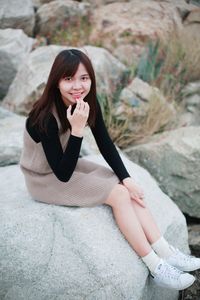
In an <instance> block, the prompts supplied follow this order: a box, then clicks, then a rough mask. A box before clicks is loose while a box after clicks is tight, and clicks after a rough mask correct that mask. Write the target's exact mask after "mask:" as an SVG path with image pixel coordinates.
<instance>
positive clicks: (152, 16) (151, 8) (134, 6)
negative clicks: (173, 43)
mask: <svg viewBox="0 0 200 300" xmlns="http://www.w3.org/2000/svg"><path fill="white" fill-rule="evenodd" d="M113 2H114V3H111V4H107V5H103V6H100V7H98V8H96V9H95V10H94V12H93V16H92V32H91V35H90V40H91V41H92V42H93V43H99V42H100V43H101V45H102V47H105V48H106V49H108V50H110V51H111V52H112V53H113V55H115V56H116V57H118V58H119V59H120V60H121V61H124V62H126V63H127V64H128V65H135V57H136V55H135V52H138V55H139V56H141V52H142V51H141V50H142V49H141V48H140V49H139V48H138V45H140V46H141V45H142V46H143V49H144V46H145V45H147V44H148V43H149V40H151V41H152V40H156V39H157V38H158V37H162V38H163V37H167V36H169V35H170V34H172V33H173V32H174V30H175V29H179V28H182V20H181V16H180V14H179V13H178V10H177V9H176V6H175V5H174V4H173V2H172V1H170V3H167V2H166V1H152V0H149V1H146V0H134V1H127V2H126V3H123V2H120V3H116V1H113ZM182 2H183V1H182ZM124 52H126V54H127V56H126V57H125V56H124Z"/></svg>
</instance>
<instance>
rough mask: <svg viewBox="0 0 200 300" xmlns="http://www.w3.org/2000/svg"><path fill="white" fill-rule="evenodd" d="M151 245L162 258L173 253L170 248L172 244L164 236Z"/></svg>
mask: <svg viewBox="0 0 200 300" xmlns="http://www.w3.org/2000/svg"><path fill="white" fill-rule="evenodd" d="M151 247H152V248H153V250H154V251H155V252H156V253H157V254H158V256H160V257H161V258H167V257H169V256H170V255H172V254H173V252H172V250H171V249H170V245H169V244H168V242H167V241H166V240H165V238H164V237H163V236H162V237H161V238H160V239H159V240H157V241H156V242H155V243H153V244H152V245H151Z"/></svg>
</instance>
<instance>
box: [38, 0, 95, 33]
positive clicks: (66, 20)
mask: <svg viewBox="0 0 200 300" xmlns="http://www.w3.org/2000/svg"><path fill="white" fill-rule="evenodd" d="M89 8H90V5H89V3H79V2H77V1H71V0H55V1H52V2H49V3H47V4H44V5H42V6H41V7H40V8H39V9H38V11H37V14H36V20H37V21H36V30H35V31H36V33H37V34H40V35H45V36H47V37H49V36H51V35H52V34H55V33H56V31H57V30H59V29H66V30H67V29H68V30H69V28H70V27H72V26H73V25H77V24H79V23H80V22H81V20H82V18H85V19H86V20H88V19H89V13H90V10H89ZM77 30H78V27H77Z"/></svg>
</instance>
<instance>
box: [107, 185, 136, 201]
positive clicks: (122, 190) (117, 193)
mask: <svg viewBox="0 0 200 300" xmlns="http://www.w3.org/2000/svg"><path fill="white" fill-rule="evenodd" d="M125 203H129V204H131V199H130V195H129V192H128V190H127V188H126V187H125V186H123V185H122V184H117V185H116V186H115V187H114V188H113V189H112V191H111V192H110V194H109V196H108V198H107V199H106V201H105V204H108V205H110V206H112V207H115V206H120V205H122V204H123V205H124V204H125Z"/></svg>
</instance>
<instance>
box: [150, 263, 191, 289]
mask: <svg viewBox="0 0 200 300" xmlns="http://www.w3.org/2000/svg"><path fill="white" fill-rule="evenodd" d="M151 276H152V277H153V281H154V282H155V283H156V284H157V285H159V286H162V287H165V288H169V289H175V290H184V289H186V288H188V287H189V286H190V285H192V284H193V283H194V281H195V277H194V276H193V275H191V274H188V273H183V272H182V271H180V270H178V269H176V268H175V267H173V266H170V265H169V264H168V263H167V262H165V261H164V260H162V259H161V260H160V263H159V264H158V266H157V267H156V270H155V271H154V273H151Z"/></svg>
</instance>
